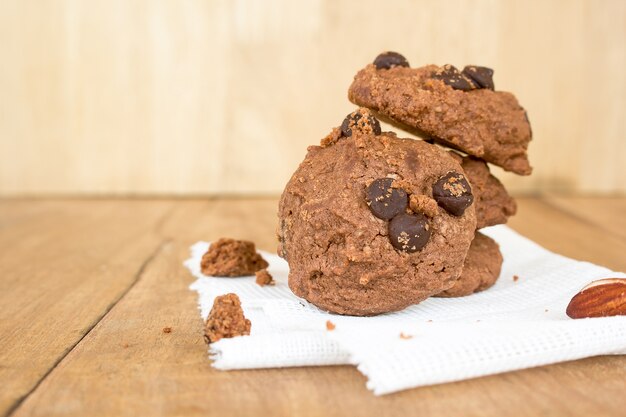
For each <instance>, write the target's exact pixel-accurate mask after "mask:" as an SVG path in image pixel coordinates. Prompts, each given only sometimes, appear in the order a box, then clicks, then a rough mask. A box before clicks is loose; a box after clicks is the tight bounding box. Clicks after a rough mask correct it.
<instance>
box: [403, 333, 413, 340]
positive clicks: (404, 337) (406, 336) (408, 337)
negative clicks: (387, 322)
mask: <svg viewBox="0 0 626 417" xmlns="http://www.w3.org/2000/svg"><path fill="white" fill-rule="evenodd" d="M400 339H405V340H408V339H413V336H412V335H410V334H405V333H404V332H400Z"/></svg>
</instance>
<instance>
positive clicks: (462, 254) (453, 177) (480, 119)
mask: <svg viewBox="0 0 626 417" xmlns="http://www.w3.org/2000/svg"><path fill="white" fill-rule="evenodd" d="M348 95H349V98H350V101H352V102H353V103H354V104H356V105H358V106H361V107H359V108H358V109H357V110H355V111H354V112H353V113H351V114H349V115H348V116H347V117H346V118H345V119H344V120H343V122H342V124H341V126H340V127H336V128H334V129H333V130H332V131H331V133H330V134H329V135H328V136H326V137H325V138H324V139H322V141H321V143H320V146H311V147H309V148H308V153H307V155H306V158H305V159H304V161H303V162H302V163H301V164H300V166H299V167H298V169H297V170H296V172H295V173H294V174H293V176H292V178H291V180H290V181H289V183H288V184H287V186H286V187H285V190H284V192H283V195H282V197H281V201H280V206H279V213H278V216H279V228H278V238H279V248H278V253H279V255H280V256H282V257H283V258H285V259H286V260H287V261H288V263H289V267H290V273H289V287H290V288H291V290H292V291H293V292H294V293H295V294H296V295H298V296H300V297H302V298H304V299H306V300H308V301H309V302H311V303H313V304H315V305H317V306H318V307H320V308H322V309H324V310H326V311H329V312H333V313H338V314H350V315H375V314H381V313H385V312H390V311H396V310H400V309H403V308H405V307H407V306H409V305H412V304H416V303H419V302H420V301H423V300H424V299H426V298H428V297H431V296H438V297H459V296H466V295H470V294H472V293H474V292H477V291H482V290H485V289H487V288H489V287H490V286H492V285H493V284H494V283H495V281H496V279H497V278H498V276H499V274H500V267H501V265H502V256H501V254H500V251H499V248H498V245H497V243H496V242H495V241H493V240H492V239H491V238H489V237H487V236H485V235H483V234H481V233H480V232H479V231H478V230H479V229H481V228H483V227H487V226H492V225H496V224H502V223H506V221H507V219H508V218H509V217H510V216H512V215H513V214H515V211H516V205H515V201H514V200H513V199H512V198H511V197H510V196H509V194H508V193H507V191H506V190H505V188H504V187H503V185H502V184H501V183H500V181H499V180H498V179H497V178H495V177H494V176H493V175H492V174H491V172H490V170H489V167H488V165H487V163H491V164H494V165H497V166H500V167H502V168H503V169H504V170H506V171H510V172H514V173H516V174H519V175H529V174H530V173H531V167H530V164H529V162H528V158H527V153H526V149H527V147H528V143H529V142H530V140H531V137H532V133H531V129H530V124H529V122H528V118H527V115H526V112H525V111H524V109H523V108H522V107H521V106H520V105H519V104H518V102H517V100H516V99H515V97H514V96H513V95H512V94H510V93H507V92H501V91H496V90H495V87H494V83H493V71H492V70H491V69H489V68H485V67H478V66H466V67H465V68H464V69H463V70H462V71H459V70H458V69H457V68H455V67H453V66H451V65H445V66H443V67H438V66H435V65H429V66H425V67H421V68H410V66H409V63H408V62H407V60H406V59H405V58H404V57H403V56H402V55H400V54H397V53H395V52H386V53H383V54H381V55H379V56H378V57H377V58H376V59H375V60H374V62H373V63H372V64H369V65H367V66H366V67H365V68H364V69H362V70H361V71H359V72H358V73H357V75H356V76H355V78H354V81H353V83H352V85H351V86H350V89H349V93H348ZM378 119H380V120H384V121H387V122H389V123H391V124H393V125H394V126H396V127H398V128H400V129H403V130H406V131H410V132H412V133H415V134H417V135H418V136H420V137H421V138H423V140H416V139H402V138H398V137H397V136H396V134H394V133H392V132H382V129H381V126H380V123H379V122H378ZM447 148H449V149H447Z"/></svg>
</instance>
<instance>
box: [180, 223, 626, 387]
mask: <svg viewBox="0 0 626 417" xmlns="http://www.w3.org/2000/svg"><path fill="white" fill-rule="evenodd" d="M481 232H482V233H484V234H486V235H488V236H490V237H492V238H493V239H495V240H496V241H497V242H498V244H499V245H500V250H501V252H502V255H503V257H504V262H503V265H502V272H501V275H500V278H499V280H498V281H497V282H496V284H495V285H494V286H493V287H492V288H490V289H488V290H486V291H484V292H481V293H477V294H474V295H471V296H467V297H460V298H429V299H427V300H425V301H423V302H422V303H420V304H418V305H415V306H411V307H409V308H407V309H405V310H402V311H399V312H396V313H389V314H383V315H380V316H375V317H351V316H339V315H334V314H330V313H326V312H323V311H321V310H319V309H318V308H316V307H315V306H313V305H311V304H309V303H308V302H307V301H305V300H303V299H300V298H298V297H296V296H295V295H294V294H293V293H292V292H291V291H290V290H289V287H288V286H287V276H288V272H289V266H288V265H287V263H286V262H285V261H284V260H283V259H281V258H279V257H278V256H277V255H274V254H270V253H266V252H261V254H262V255H263V257H264V258H265V259H266V260H267V261H268V262H269V264H270V265H269V268H268V270H269V272H270V273H271V274H272V275H273V277H274V280H275V281H276V285H275V286H265V287H261V286H259V285H257V284H256V283H255V279H254V277H242V278H218V277H207V276H204V275H203V274H202V272H201V271H200V259H201V258H202V255H203V254H204V253H205V252H206V250H207V249H208V247H209V243H207V242H198V243H196V244H194V245H193V246H192V247H191V257H190V258H189V259H188V260H186V261H185V266H186V267H187V268H188V269H189V270H190V272H191V273H192V275H193V276H195V277H196V278H197V280H196V281H195V282H194V283H193V284H192V285H191V287H190V288H191V289H192V290H195V291H197V292H198V296H199V306H200V313H201V315H202V318H203V319H206V317H207V316H208V314H209V311H210V310H211V307H212V305H213V299H214V298H215V297H216V296H218V295H222V294H226V293H231V292H234V293H236V294H237V295H238V296H239V298H240V299H241V302H242V306H243V309H244V314H245V315H246V317H247V318H249V319H250V321H251V322H252V330H251V333H250V335H249V336H240V337H235V338H232V339H222V340H220V341H218V342H216V343H213V344H211V345H210V347H209V353H210V357H211V359H212V360H213V366H214V367H215V368H218V369H224V370H227V369H249V368H274V367H289V366H313V365H338V364H352V365H355V366H357V368H358V369H359V371H361V372H362V373H363V374H364V375H365V376H367V378H368V382H367V387H368V388H369V389H371V390H372V391H373V392H374V393H375V394H377V395H380V394H387V393H391V392H395V391H400V390H403V389H407V388H412V387H418V386H424V385H432V384H439V383H444V382H451V381H458V380H463V379H469V378H475V377H479V376H484V375H491V374H496V373H501V372H506V371H511V370H516V369H524V368H530V367H534V366H539V365H547V364H551V363H557V362H563V361H568V360H574V359H580V358H585V357H589V356H596V355H607V354H626V317H625V316H621V317H607V318H594V319H582V320H572V319H570V318H569V317H567V316H566V315H565V308H566V306H567V304H568V303H569V300H570V299H571V298H572V297H573V296H574V294H576V293H577V292H578V291H580V289H581V288H582V287H584V286H585V285H586V284H588V283H589V282H590V281H593V280H596V279H601V278H620V277H626V274H624V273H620V272H614V271H611V270H609V269H607V268H604V267H601V266H598V265H594V264H591V263H588V262H581V261H576V260H573V259H569V258H566V257H564V256H561V255H558V254H555V253H552V252H550V251H548V250H546V249H544V248H542V247H541V246H539V245H537V244H536V243H534V242H532V241H530V240H528V239H526V238H524V237H523V236H520V235H519V234H518V233H516V232H514V231H513V230H511V229H510V228H508V227H507V226H504V225H500V226H494V227H490V228H486V229H482V230H481ZM514 276H517V277H518V279H516V280H514V279H513V277H514ZM328 320H330V321H331V322H332V323H333V324H334V325H335V329H334V330H332V331H329V330H327V329H326V322H327V321H328Z"/></svg>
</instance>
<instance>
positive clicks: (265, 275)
mask: <svg viewBox="0 0 626 417" xmlns="http://www.w3.org/2000/svg"><path fill="white" fill-rule="evenodd" d="M255 275H256V283H257V284H258V285H260V286H261V287H264V286H266V285H274V284H276V282H275V281H274V278H273V277H272V275H271V274H270V273H269V272H267V269H261V270H260V271H256V273H255Z"/></svg>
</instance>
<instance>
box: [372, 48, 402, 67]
mask: <svg viewBox="0 0 626 417" xmlns="http://www.w3.org/2000/svg"><path fill="white" fill-rule="evenodd" d="M374 65H376V69H389V68H393V67H408V66H409V61H407V60H406V58H405V57H403V56H402V55H400V54H399V53H397V52H391V51H388V52H383V53H382V54H380V55H378V56H377V57H376V59H375V60H374Z"/></svg>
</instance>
